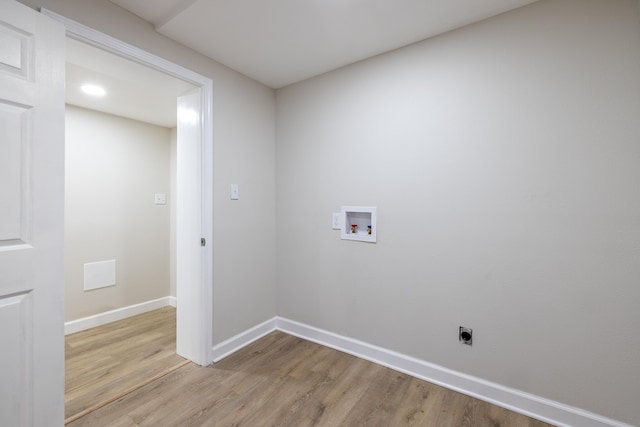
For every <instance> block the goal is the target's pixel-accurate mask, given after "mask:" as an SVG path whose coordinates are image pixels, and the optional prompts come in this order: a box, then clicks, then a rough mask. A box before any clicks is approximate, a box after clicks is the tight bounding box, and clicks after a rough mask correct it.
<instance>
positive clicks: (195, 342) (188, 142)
mask: <svg viewBox="0 0 640 427" xmlns="http://www.w3.org/2000/svg"><path fill="white" fill-rule="evenodd" d="M203 155H204V153H203V147H202V97H201V93H200V89H196V90H194V91H193V92H191V93H189V94H186V95H183V96H180V97H178V125H177V162H176V181H177V182H176V187H177V197H176V205H177V206H176V247H177V250H176V280H177V283H178V286H177V290H176V292H177V295H176V296H177V300H178V306H177V310H176V322H177V330H178V334H177V338H176V352H177V353H178V354H179V355H180V356H182V357H185V358H187V359H190V360H192V361H194V362H195V363H198V364H200V365H207V364H209V363H210V362H211V354H210V353H211V338H209V337H208V336H207V323H208V324H209V325H210V324H211V316H210V315H209V314H208V310H207V302H206V301H204V300H203V298H206V297H205V296H204V295H203V292H202V283H203V282H204V281H205V280H204V274H205V272H204V266H205V265H206V262H204V261H205V260H204V258H203V257H204V256H205V254H207V253H208V251H206V250H205V246H206V244H207V242H206V241H205V240H203V237H204V236H205V232H204V230H203V227H204V222H203V209H202V208H203V180H202V177H203V161H202V159H203ZM208 244H209V245H210V244H211V242H208ZM209 305H210V303H209ZM203 338H204V339H203Z"/></svg>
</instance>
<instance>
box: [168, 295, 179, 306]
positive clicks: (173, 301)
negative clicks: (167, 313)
mask: <svg viewBox="0 0 640 427" xmlns="http://www.w3.org/2000/svg"><path fill="white" fill-rule="evenodd" d="M167 298H169V305H170V306H171V307H173V308H176V307H178V299H177V298H176V297H167Z"/></svg>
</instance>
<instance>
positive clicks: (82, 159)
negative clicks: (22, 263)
mask: <svg viewBox="0 0 640 427" xmlns="http://www.w3.org/2000/svg"><path fill="white" fill-rule="evenodd" d="M65 132H66V141H65V318H66V320H67V321H70V320H75V319H79V318H82V317H86V316H90V315H93V314H98V313H102V312H105V311H108V310H113V309H117V308H122V307H127V306H130V305H133V304H139V303H142V302H147V301H150V300H154V299H157V298H162V297H166V296H169V294H170V288H169V283H170V280H169V278H170V277H169V271H170V269H169V225H170V219H169V217H170V206H171V205H172V203H171V201H172V197H171V192H170V173H169V160H170V134H171V131H170V130H169V129H167V128H163V127H160V126H155V125H151V124H148V123H142V122H138V121H135V120H129V119H124V118H122V117H116V116H112V115H109V114H104V113H99V112H97V111H91V110H86V109H83V108H78V107H74V106H71V105H67V108H66V129H65ZM155 193H165V194H166V195H167V201H168V204H167V205H155V204H154V194H155ZM112 259H115V260H116V285H115V286H109V287H104V288H100V289H94V290H90V291H84V264H85V263H92V262H98V261H107V260H112Z"/></svg>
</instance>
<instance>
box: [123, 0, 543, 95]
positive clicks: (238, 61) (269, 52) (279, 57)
mask: <svg viewBox="0 0 640 427" xmlns="http://www.w3.org/2000/svg"><path fill="white" fill-rule="evenodd" d="M111 1H112V2H113V3H115V4H117V5H119V6H121V7H123V8H125V9H127V10H129V11H131V12H132V13H134V14H136V15H138V16H140V17H141V18H143V19H145V20H146V21H148V22H151V23H152V24H153V25H154V26H155V28H156V30H157V31H158V32H160V33H161V34H164V35H166V36H168V37H170V38H172V39H174V40H176V41H178V42H180V43H182V44H183V45H185V46H188V47H190V48H192V49H194V50H196V51H198V52H200V53H202V54H204V55H206V56H208V57H210V58H213V59H215V60H216V61H218V62H221V63H223V64H225V65H227V66H228V67H230V68H233V69H235V70H237V71H239V72H241V73H243V74H245V75H247V76H249V77H252V78H253V79H255V80H258V81H260V82H262V83H264V84H266V85H267V86H270V87H272V88H280V87H283V86H286V85H289V84H291V83H295V82H298V81H301V80H304V79H307V78H309V77H313V76H316V75H319V74H322V73H324V72H327V71H330V70H333V69H336V68H339V67H342V66H344V65H348V64H351V63H354V62H357V61H359V60H362V59H365V58H369V57H371V56H375V55H378V54H381V53H384V52H388V51H390V50H393V49H397V48H400V47H402V46H406V45H408V44H411V43H414V42H417V41H420V40H424V39H426V38H429V37H432V36H435V35H437V34H441V33H444V32H446V31H449V30H453V29H455V28H459V27H462V26H465V25H468V24H471V23H473V22H477V21H481V20H483V19H486V18H489V17H491V16H495V15H497V14H500V13H503V12H506V11H508V10H511V9H515V8H518V7H521V6H524V5H526V4H529V3H532V2H534V1H536V0H154V1H148V0H111Z"/></svg>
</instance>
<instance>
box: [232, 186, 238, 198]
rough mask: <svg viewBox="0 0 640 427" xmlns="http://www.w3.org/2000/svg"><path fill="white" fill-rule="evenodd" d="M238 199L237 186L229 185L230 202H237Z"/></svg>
mask: <svg viewBox="0 0 640 427" xmlns="http://www.w3.org/2000/svg"><path fill="white" fill-rule="evenodd" d="M239 198H240V192H239V191H238V184H231V200H238V199H239Z"/></svg>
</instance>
